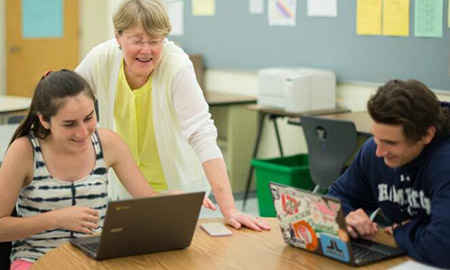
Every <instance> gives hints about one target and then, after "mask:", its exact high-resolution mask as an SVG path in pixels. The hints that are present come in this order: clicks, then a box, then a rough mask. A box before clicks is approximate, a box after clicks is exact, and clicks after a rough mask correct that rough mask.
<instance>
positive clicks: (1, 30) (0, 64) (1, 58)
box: [0, 1, 6, 95]
mask: <svg viewBox="0 0 450 270" xmlns="http://www.w3.org/2000/svg"><path fill="white" fill-rule="evenodd" d="M5 17H6V16H5V1H0V18H5ZM5 31H6V23H5V19H3V20H0V95H4V94H5V93H6V61H5V58H6V41H5Z"/></svg>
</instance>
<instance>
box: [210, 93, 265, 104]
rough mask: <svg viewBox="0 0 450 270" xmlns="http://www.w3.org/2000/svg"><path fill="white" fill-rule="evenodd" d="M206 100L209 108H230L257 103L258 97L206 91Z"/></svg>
mask: <svg viewBox="0 0 450 270" xmlns="http://www.w3.org/2000/svg"><path fill="white" fill-rule="evenodd" d="M205 99H206V102H208V104H209V106H229V105H242V104H252V103H256V97H253V96H243V95H236V94H229V93H224V92H215V91H206V92H205Z"/></svg>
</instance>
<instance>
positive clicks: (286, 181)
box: [251, 154, 312, 217]
mask: <svg viewBox="0 0 450 270" xmlns="http://www.w3.org/2000/svg"><path fill="white" fill-rule="evenodd" d="M251 164H252V166H253V168H255V173H256V189H257V194H258V205H259V214H260V216H262V217H276V212H275V208H274V207H273V200H272V195H271V194H270V188H269V182H275V183H280V184H283V185H287V186H293V187H297V188H301V189H307V190H309V189H310V188H311V185H312V181H311V176H310V175H309V163H308V155H307V154H298V155H294V156H287V157H279V158H271V159H254V160H252V162H251Z"/></svg>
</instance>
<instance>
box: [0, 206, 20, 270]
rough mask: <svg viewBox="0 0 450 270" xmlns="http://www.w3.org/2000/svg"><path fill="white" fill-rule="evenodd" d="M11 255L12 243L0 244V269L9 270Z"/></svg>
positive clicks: (13, 212)
mask: <svg viewBox="0 0 450 270" xmlns="http://www.w3.org/2000/svg"><path fill="white" fill-rule="evenodd" d="M11 216H12V217H16V216H17V213H16V208H14V210H13V211H12V213H11ZM10 255H11V242H0V269H9V268H10V264H11V263H10V261H9V256H10Z"/></svg>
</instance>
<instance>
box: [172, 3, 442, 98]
mask: <svg viewBox="0 0 450 270" xmlns="http://www.w3.org/2000/svg"><path fill="white" fill-rule="evenodd" d="M448 2H449V1H448V0H445V1H444V15H443V18H444V19H443V22H442V23H443V25H444V26H443V37H442V38H421V37H414V29H413V27H414V21H413V20H414V0H411V6H410V10H411V12H410V31H409V36H408V37H389V36H362V35H357V34H356V0H338V10H337V14H338V15H337V17H308V16H307V13H306V0H297V10H296V11H297V19H296V25H295V26H269V23H268V18H267V0H265V1H264V5H265V6H264V12H263V13H262V14H251V13H250V12H249V1H248V0H216V1H215V15H214V16H193V15H192V13H191V1H190V0H189V1H184V34H183V35H182V36H171V37H170V39H171V40H174V41H176V42H177V43H179V44H180V45H181V46H182V47H183V48H184V49H185V51H186V52H188V53H198V54H202V55H203V57H204V65H205V67H206V68H210V69H233V70H258V69H261V68H268V67H278V66H301V67H310V68H323V69H330V70H333V71H334V72H335V73H336V75H337V78H338V80H339V81H359V82H371V83H384V82H385V81H387V80H389V79H394V78H398V79H417V80H420V81H422V82H424V83H425V84H426V85H428V86H429V87H430V88H432V89H435V90H448V91H450V76H449V63H450V29H449V28H448V24H447V19H448V18H447V10H448Z"/></svg>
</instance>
